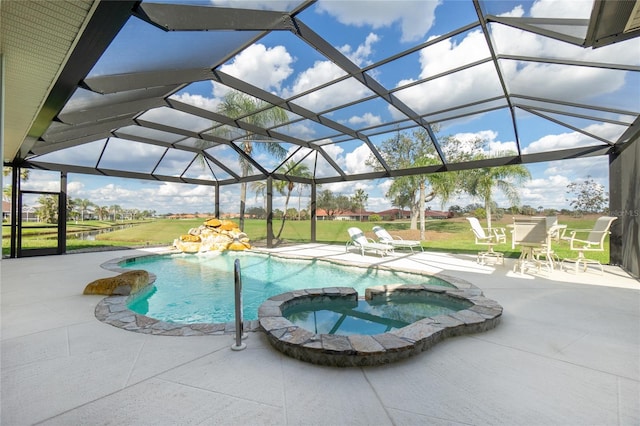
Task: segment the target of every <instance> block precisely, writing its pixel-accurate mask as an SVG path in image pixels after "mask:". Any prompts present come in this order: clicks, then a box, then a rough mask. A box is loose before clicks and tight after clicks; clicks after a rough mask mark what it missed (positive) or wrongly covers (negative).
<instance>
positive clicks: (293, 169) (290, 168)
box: [275, 160, 311, 240]
mask: <svg viewBox="0 0 640 426" xmlns="http://www.w3.org/2000/svg"><path fill="white" fill-rule="evenodd" d="M285 168H286V172H285V174H286V175H291V176H298V177H310V176H311V174H310V173H309V167H307V165H306V164H303V163H296V162H295V161H293V160H290V161H289V162H287V164H285ZM298 185H300V184H298ZM295 186H296V183H295V182H293V181H284V180H278V181H276V183H275V187H276V189H277V190H278V192H280V194H282V195H285V189H286V196H287V198H286V199H285V201H284V214H283V215H282V223H281V224H280V230H279V231H278V235H277V236H276V239H278V240H279V239H280V235H281V234H282V230H283V229H284V222H285V220H286V218H287V208H288V206H289V198H290V197H291V192H292V191H293V188H295Z"/></svg>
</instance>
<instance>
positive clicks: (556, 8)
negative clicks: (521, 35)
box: [531, 0, 593, 19]
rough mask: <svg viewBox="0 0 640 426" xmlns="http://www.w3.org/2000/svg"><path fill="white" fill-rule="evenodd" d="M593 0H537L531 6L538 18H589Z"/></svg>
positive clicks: (532, 12) (533, 14)
mask: <svg viewBox="0 0 640 426" xmlns="http://www.w3.org/2000/svg"><path fill="white" fill-rule="evenodd" d="M592 7H593V0H571V1H565V0H562V1H559V0H537V1H535V2H534V3H533V5H532V6H531V16H534V17H536V18H573V19H589V17H590V16H591V9H592Z"/></svg>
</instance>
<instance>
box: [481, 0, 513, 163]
mask: <svg viewBox="0 0 640 426" xmlns="http://www.w3.org/2000/svg"><path fill="white" fill-rule="evenodd" d="M473 5H474V7H475V9H476V14H477V15H478V20H479V21H480V27H481V28H482V34H483V36H484V40H485V42H486V43H487V48H488V49H489V53H490V54H491V58H492V61H493V66H494V68H495V70H496V75H497V76H498V80H499V81H500V87H502V93H503V94H504V98H505V99H506V101H507V104H508V105H509V115H510V117H511V126H512V127H513V134H514V135H515V139H516V141H515V142H516V148H517V150H518V155H521V154H522V143H521V142H520V135H519V133H518V122H517V121H516V112H515V108H514V106H513V103H512V102H511V98H510V97H509V88H508V87H507V83H506V82H505V80H504V75H503V73H502V68H500V62H499V61H498V58H497V54H496V49H495V47H494V46H493V41H492V40H491V35H490V34H489V28H488V27H487V21H486V20H485V16H484V14H483V13H482V9H481V7H480V1H479V0H473Z"/></svg>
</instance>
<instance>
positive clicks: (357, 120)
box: [347, 112, 382, 128]
mask: <svg viewBox="0 0 640 426" xmlns="http://www.w3.org/2000/svg"><path fill="white" fill-rule="evenodd" d="M347 121H348V123H349V124H350V125H351V126H353V127H356V128H360V127H369V126H375V125H378V124H382V119H381V118H380V116H379V115H375V114H372V113H370V112H366V113H364V114H363V115H361V116H355V115H354V116H353V117H351V118H349V120H347Z"/></svg>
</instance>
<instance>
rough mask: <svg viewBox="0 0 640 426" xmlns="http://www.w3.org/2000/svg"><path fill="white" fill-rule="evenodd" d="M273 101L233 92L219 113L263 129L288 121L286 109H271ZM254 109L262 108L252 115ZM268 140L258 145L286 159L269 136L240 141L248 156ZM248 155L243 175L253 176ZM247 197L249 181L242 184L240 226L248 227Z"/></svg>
mask: <svg viewBox="0 0 640 426" xmlns="http://www.w3.org/2000/svg"><path fill="white" fill-rule="evenodd" d="M268 106H269V104H267V103H266V102H264V101H262V100H260V99H257V98H254V97H252V96H249V95H247V94H245V93H242V92H238V91H231V92H229V93H228V94H227V95H226V96H225V97H224V100H223V102H222V103H221V104H220V106H219V108H218V112H220V113H221V114H224V115H226V116H228V117H231V118H234V119H237V118H242V121H243V122H245V123H248V124H251V125H254V126H258V127H261V128H268V127H273V126H277V125H278V124H281V123H284V122H286V121H287V120H288V116H287V113H286V111H285V110H284V109H282V108H279V107H274V108H268V109H267V107H268ZM254 111H260V112H257V113H255V114H251V113H252V112H254ZM260 140H266V142H264V143H259V144H258V145H257V147H260V148H261V149H264V150H265V151H266V152H267V153H269V154H271V155H273V156H274V157H276V158H277V159H283V158H284V156H285V155H286V153H287V150H286V149H284V148H283V147H282V146H281V145H280V144H279V143H278V142H272V141H268V140H267V138H266V137H265V136H262V135H257V134H250V135H247V136H246V137H244V139H243V140H242V141H241V142H240V148H241V149H242V151H243V152H244V153H245V154H246V156H247V157H251V156H252V155H253V148H254V144H253V143H254V142H255V141H260ZM247 157H244V156H240V157H239V161H240V168H241V171H242V174H241V177H242V178H245V177H247V176H249V172H250V171H251V163H250V162H249V161H248V160H247ZM246 200H247V182H245V181H244V180H243V181H242V182H241V183H240V229H241V230H243V229H244V211H245V206H246Z"/></svg>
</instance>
